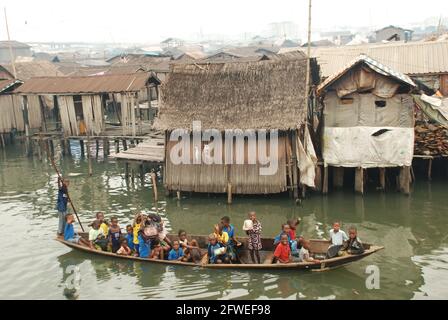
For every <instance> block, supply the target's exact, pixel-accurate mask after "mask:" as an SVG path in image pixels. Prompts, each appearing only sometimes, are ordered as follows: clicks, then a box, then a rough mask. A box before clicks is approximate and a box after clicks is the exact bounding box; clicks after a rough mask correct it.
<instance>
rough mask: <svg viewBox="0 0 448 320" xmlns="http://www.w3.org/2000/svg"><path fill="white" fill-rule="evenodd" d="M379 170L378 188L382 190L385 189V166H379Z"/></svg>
mask: <svg viewBox="0 0 448 320" xmlns="http://www.w3.org/2000/svg"><path fill="white" fill-rule="evenodd" d="M379 171H380V177H379V180H380V189H381V190H382V191H384V190H386V168H379Z"/></svg>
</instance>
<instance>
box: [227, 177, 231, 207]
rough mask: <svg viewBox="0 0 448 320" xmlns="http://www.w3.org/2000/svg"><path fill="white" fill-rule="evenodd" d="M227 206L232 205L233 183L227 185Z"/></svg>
mask: <svg viewBox="0 0 448 320" xmlns="http://www.w3.org/2000/svg"><path fill="white" fill-rule="evenodd" d="M227 204H232V183H231V182H230V181H229V182H228V183H227Z"/></svg>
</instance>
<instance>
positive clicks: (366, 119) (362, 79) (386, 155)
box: [317, 55, 415, 193]
mask: <svg viewBox="0 0 448 320" xmlns="http://www.w3.org/2000/svg"><path fill="white" fill-rule="evenodd" d="M414 87H415V84H414V82H413V81H412V80H411V79H410V78H409V77H408V76H406V75H404V74H402V73H399V72H396V71H394V70H392V69H390V68H388V67H386V66H384V65H382V64H380V63H379V62H377V61H375V60H373V59H371V58H369V57H368V56H366V55H361V56H359V57H358V58H356V59H355V60H353V61H352V62H351V63H350V64H349V65H347V66H346V67H345V68H344V69H343V70H341V71H340V72H338V73H335V74H334V75H332V76H330V77H329V78H328V79H327V80H326V81H324V82H323V83H322V84H321V85H320V86H319V87H318V89H317V94H318V96H319V97H320V101H321V102H322V104H323V136H322V156H323V160H324V166H325V167H327V166H331V167H335V168H356V170H355V172H356V175H355V189H356V191H357V192H360V193H363V192H364V169H370V168H381V170H380V176H381V177H380V185H381V187H382V188H384V187H385V180H384V179H385V176H384V175H385V168H389V167H400V168H401V174H400V189H401V191H403V192H404V193H409V184H410V166H411V164H412V159H413V153H414V102H413V99H412V96H411V95H410V92H411V90H412V89H413V88H414ZM326 171H328V169H326ZM333 173H334V181H333V183H334V185H335V186H336V187H341V186H342V184H343V174H344V171H343V169H336V170H334V171H333ZM326 179H328V174H326ZM327 184H328V183H327ZM324 185H325V183H324ZM324 191H328V190H324Z"/></svg>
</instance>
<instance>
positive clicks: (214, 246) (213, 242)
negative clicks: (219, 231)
mask: <svg viewBox="0 0 448 320" xmlns="http://www.w3.org/2000/svg"><path fill="white" fill-rule="evenodd" d="M218 249H221V250H222V251H223V252H222V253H220V254H218V253H217V250H218ZM226 251H227V250H226V247H224V245H222V244H221V243H219V242H218V239H216V235H215V234H214V233H212V234H211V235H209V236H208V247H207V253H208V262H209V263H212V264H215V263H216V264H221V263H228V262H229V258H228V257H227V254H226Z"/></svg>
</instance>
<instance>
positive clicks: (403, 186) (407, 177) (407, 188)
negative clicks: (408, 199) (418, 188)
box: [400, 167, 411, 195]
mask: <svg viewBox="0 0 448 320" xmlns="http://www.w3.org/2000/svg"><path fill="white" fill-rule="evenodd" d="M400 192H402V193H404V194H406V195H409V194H410V193H411V168H410V167H401V168H400Z"/></svg>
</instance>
